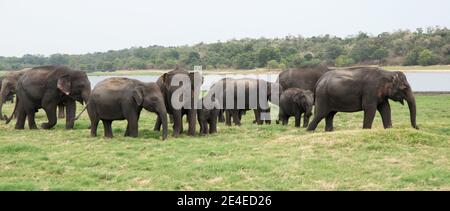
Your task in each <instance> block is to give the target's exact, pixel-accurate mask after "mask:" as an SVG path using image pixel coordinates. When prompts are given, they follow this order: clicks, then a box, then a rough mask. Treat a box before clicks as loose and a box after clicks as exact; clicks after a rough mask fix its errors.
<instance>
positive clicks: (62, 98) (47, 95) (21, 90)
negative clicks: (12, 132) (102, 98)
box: [7, 65, 91, 129]
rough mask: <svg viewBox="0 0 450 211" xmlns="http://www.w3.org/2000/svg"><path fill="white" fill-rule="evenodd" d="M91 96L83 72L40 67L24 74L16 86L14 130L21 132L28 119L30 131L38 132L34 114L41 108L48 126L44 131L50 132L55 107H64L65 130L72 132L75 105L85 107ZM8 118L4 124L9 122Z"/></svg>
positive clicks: (45, 125)
mask: <svg viewBox="0 0 450 211" xmlns="http://www.w3.org/2000/svg"><path fill="white" fill-rule="evenodd" d="M90 94H91V84H90V82H89V80H88V77H87V75H86V73H85V72H83V71H79V70H72V69H70V68H68V67H66V66H54V65H52V66H39V67H34V68H32V69H31V70H29V71H27V72H26V73H24V74H23V76H22V77H21V78H20V79H19V81H18V82H17V100H16V104H15V107H14V112H13V114H14V113H16V115H17V121H16V125H15V128H16V129H24V126H25V119H26V118H27V117H28V126H29V128H30V129H37V127H36V122H35V113H36V112H37V110H38V109H40V108H43V109H44V111H45V113H46V115H47V119H48V122H47V123H43V124H42V125H41V127H42V128H43V129H51V128H53V126H55V125H56V123H57V115H56V107H57V106H58V105H61V104H64V105H65V106H66V129H73V127H74V122H75V112H76V101H78V102H80V103H85V102H87V101H88V99H89V96H90ZM11 119H12V115H11V117H10V118H9V119H8V120H7V123H9V121H11Z"/></svg>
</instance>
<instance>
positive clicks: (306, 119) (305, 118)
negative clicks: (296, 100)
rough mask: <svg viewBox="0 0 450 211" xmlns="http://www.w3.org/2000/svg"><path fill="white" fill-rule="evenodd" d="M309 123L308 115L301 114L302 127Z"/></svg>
mask: <svg viewBox="0 0 450 211" xmlns="http://www.w3.org/2000/svg"><path fill="white" fill-rule="evenodd" d="M308 124H309V116H307V115H306V114H305V115H304V116H303V128H307V127H308Z"/></svg>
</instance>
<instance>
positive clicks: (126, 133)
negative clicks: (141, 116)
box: [123, 122, 130, 137]
mask: <svg viewBox="0 0 450 211" xmlns="http://www.w3.org/2000/svg"><path fill="white" fill-rule="evenodd" d="M123 136H125V137H128V136H130V124H129V123H128V122H127V129H125V134H123Z"/></svg>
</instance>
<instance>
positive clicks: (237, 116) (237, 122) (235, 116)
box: [232, 110, 241, 126]
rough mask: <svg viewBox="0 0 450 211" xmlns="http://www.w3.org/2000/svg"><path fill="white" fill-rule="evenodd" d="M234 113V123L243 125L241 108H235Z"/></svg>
mask: <svg viewBox="0 0 450 211" xmlns="http://www.w3.org/2000/svg"><path fill="white" fill-rule="evenodd" d="M232 115H233V123H234V125H237V126H240V125H241V120H240V118H239V115H240V114H239V110H233V111H232Z"/></svg>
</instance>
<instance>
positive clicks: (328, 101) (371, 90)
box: [308, 67, 419, 131]
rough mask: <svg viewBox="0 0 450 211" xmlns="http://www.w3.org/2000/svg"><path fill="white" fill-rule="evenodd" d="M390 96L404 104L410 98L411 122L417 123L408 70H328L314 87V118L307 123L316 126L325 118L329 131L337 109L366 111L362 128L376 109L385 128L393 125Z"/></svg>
mask: <svg viewBox="0 0 450 211" xmlns="http://www.w3.org/2000/svg"><path fill="white" fill-rule="evenodd" d="M389 99H391V100H393V101H396V102H400V103H401V104H404V100H406V101H407V103H408V107H409V113H410V121H411V126H412V127H413V128H416V129H419V127H418V126H417V124H416V102H415V98H414V94H413V91H412V89H411V86H410V85H409V83H408V81H407V79H406V76H405V74H403V73H402V72H399V71H395V72H391V71H386V70H383V69H381V68H378V67H353V68H347V69H337V70H333V71H330V72H327V73H325V74H324V75H323V76H322V77H321V78H320V80H319V81H318V82H317V85H316V88H315V105H316V108H315V111H314V119H313V120H312V122H311V124H310V125H309V127H308V130H309V131H313V130H315V129H316V127H317V124H318V123H319V122H320V121H321V120H322V119H323V118H325V121H326V126H325V130H326V131H332V130H333V118H334V115H335V114H336V113H337V112H357V111H364V121H363V128H364V129H370V128H372V123H373V120H374V117H375V113H376V111H377V110H378V112H379V113H380V114H381V119H382V122H383V126H384V128H385V129H386V128H391V127H392V121H391V108H390V105H389Z"/></svg>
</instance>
